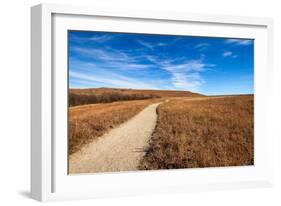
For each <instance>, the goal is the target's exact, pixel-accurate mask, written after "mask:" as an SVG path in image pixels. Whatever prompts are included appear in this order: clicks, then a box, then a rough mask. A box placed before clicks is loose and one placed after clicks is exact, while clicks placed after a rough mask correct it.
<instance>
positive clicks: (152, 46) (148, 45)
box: [137, 40, 155, 50]
mask: <svg viewBox="0 0 281 206" xmlns="http://www.w3.org/2000/svg"><path fill="white" fill-rule="evenodd" d="M137 42H138V43H139V44H140V45H142V46H144V47H146V48H148V49H150V50H153V49H154V47H155V45H154V44H151V43H148V42H145V41H141V40H138V41H137Z"/></svg>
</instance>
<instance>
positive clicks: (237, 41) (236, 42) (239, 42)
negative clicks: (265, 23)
mask: <svg viewBox="0 0 281 206" xmlns="http://www.w3.org/2000/svg"><path fill="white" fill-rule="evenodd" d="M225 43H227V44H232V45H238V46H239V45H242V46H247V45H251V44H252V43H253V40H248V39H226V40H225Z"/></svg>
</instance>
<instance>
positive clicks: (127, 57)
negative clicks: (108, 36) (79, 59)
mask: <svg viewBox="0 0 281 206" xmlns="http://www.w3.org/2000/svg"><path fill="white" fill-rule="evenodd" d="M72 49H73V50H74V51H76V52H79V54H80V55H81V54H83V55H86V56H89V57H91V58H93V59H96V60H99V61H101V62H104V63H105V64H106V66H107V67H108V68H109V67H110V68H118V69H126V70H130V69H131V70H136V69H148V68H151V67H153V65H151V64H145V63H143V62H142V61H141V60H143V59H144V57H143V56H141V55H132V54H131V53H126V52H122V51H120V50H118V51H116V50H114V49H112V48H109V47H106V48H103V49H95V48H85V47H73V48H72Z"/></svg>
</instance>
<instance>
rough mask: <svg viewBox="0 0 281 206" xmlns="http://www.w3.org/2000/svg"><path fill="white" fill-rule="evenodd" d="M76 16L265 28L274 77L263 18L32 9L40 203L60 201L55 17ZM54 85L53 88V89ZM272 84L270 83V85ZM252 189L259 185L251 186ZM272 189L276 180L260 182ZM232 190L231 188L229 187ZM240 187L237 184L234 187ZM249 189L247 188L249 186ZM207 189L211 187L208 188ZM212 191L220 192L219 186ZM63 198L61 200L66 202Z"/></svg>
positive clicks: (35, 191) (34, 155)
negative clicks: (55, 160) (55, 164)
mask: <svg viewBox="0 0 281 206" xmlns="http://www.w3.org/2000/svg"><path fill="white" fill-rule="evenodd" d="M54 13H56V14H75V15H94V16H109V17H116V18H120V17H121V18H141V19H158V20H166V21H169V20H172V21H193V22H206V23H221V24H234V25H235V24H239V25H257V26H265V27H267V30H268V63H267V64H268V68H267V69H268V74H269V76H270V77H273V54H272V53H273V20H272V19H270V18H259V17H237V16H224V15H202V14H190V13H176V12H153V11H139V10H125V9H124V10H121V9H118V10H114V9H110V8H93V7H86V6H85V7H82V6H71V5H59V4H40V5H37V6H34V7H32V8H31V197H32V198H33V199H36V200H39V201H47V200H55V199H58V197H56V195H55V193H52V192H51V191H52V181H53V179H52V169H51V165H52V112H53V111H52V90H53V84H52V45H51V42H52V15H53V14H54ZM50 85H51V86H50ZM269 85H271V83H270V82H268V86H269ZM248 185H249V186H248V187H253V186H256V185H257V184H250V183H249V184H248ZM259 185H261V186H263V187H265V186H272V185H273V179H269V180H268V181H265V182H260V184H259ZM225 186H226V187H230V185H225ZM237 187H238V186H235V184H234V185H233V187H231V189H232V188H237ZM245 187H247V186H245ZM206 188H207V187H206ZM209 188H215V189H219V188H220V187H219V185H217V186H215V185H213V186H210V187H209ZM66 197H67V195H66V196H60V198H59V199H65V198H66Z"/></svg>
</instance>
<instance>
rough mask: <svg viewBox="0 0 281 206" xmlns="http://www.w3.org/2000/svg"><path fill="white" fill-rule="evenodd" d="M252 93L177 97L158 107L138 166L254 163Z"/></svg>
mask: <svg viewBox="0 0 281 206" xmlns="http://www.w3.org/2000/svg"><path fill="white" fill-rule="evenodd" d="M253 127H254V122H253V96H252V95H247V96H229V97H213V98H208V97H207V98H199V99H198V98H197V99H194V100H192V99H189V100H184V99H177V100H171V101H169V102H168V103H163V104H162V105H160V106H159V107H158V123H157V126H156V129H155V131H154V133H153V135H152V138H151V141H150V146H149V148H147V151H146V155H145V156H144V158H143V159H142V161H141V164H140V167H139V168H140V169H145V170H155V169H173V168H201V167H220V166H242V165H253V164H254V136H253V135H254V134H253V132H254V130H253Z"/></svg>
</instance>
